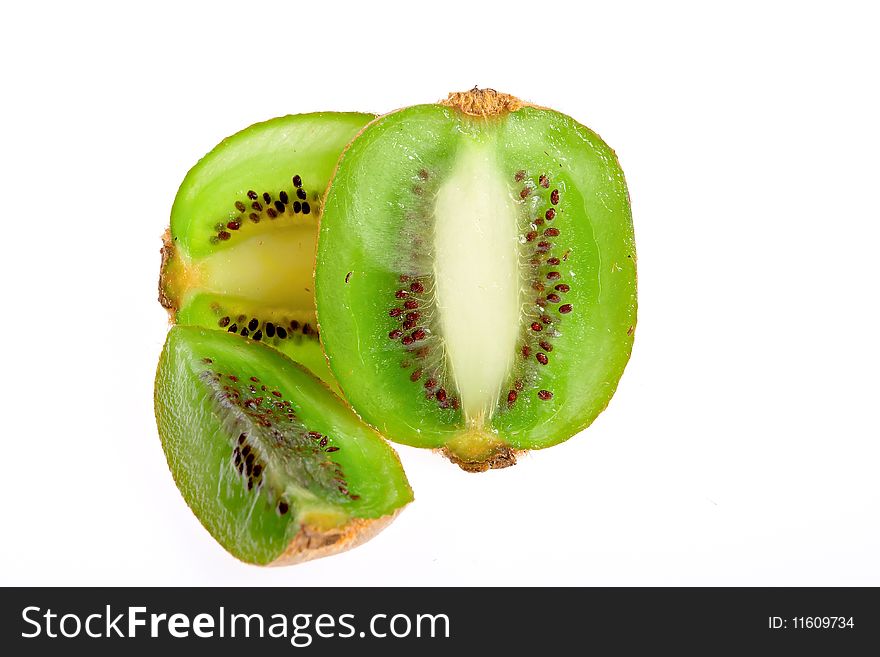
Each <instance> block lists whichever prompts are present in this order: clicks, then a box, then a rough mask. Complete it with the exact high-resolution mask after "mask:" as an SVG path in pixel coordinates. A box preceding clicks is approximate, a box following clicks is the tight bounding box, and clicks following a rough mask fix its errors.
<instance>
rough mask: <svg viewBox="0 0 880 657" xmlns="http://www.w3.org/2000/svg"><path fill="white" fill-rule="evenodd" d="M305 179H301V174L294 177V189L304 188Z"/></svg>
mask: <svg viewBox="0 0 880 657" xmlns="http://www.w3.org/2000/svg"><path fill="white" fill-rule="evenodd" d="M302 184H303V179H302V178H300V177H299V174H297V175H295V176H294V177H293V186H294V187H302Z"/></svg>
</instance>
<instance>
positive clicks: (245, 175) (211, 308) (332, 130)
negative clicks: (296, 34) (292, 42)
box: [159, 112, 373, 386]
mask: <svg viewBox="0 0 880 657" xmlns="http://www.w3.org/2000/svg"><path fill="white" fill-rule="evenodd" d="M372 118H373V115H371V114H359V113H339V112H320V113H315V114H298V115H293V116H285V117H281V118H277V119H272V120H271V121H266V122H264V123H258V124H256V125H253V126H251V127H249V128H247V129H246V130H243V131H241V132H239V133H237V134H235V135H233V136H232V137H229V138H228V139H225V140H223V141H222V142H221V143H220V144H218V145H217V146H216V147H215V148H214V149H213V150H212V151H211V152H210V153H208V154H207V155H206V156H205V157H203V158H202V159H201V160H200V161H199V162H198V163H197V164H196V165H195V166H194V167H193V168H192V169H191V170H190V171H189V173H188V174H187V175H186V178H185V179H184V181H183V183H182V184H181V186H180V190H179V191H178V192H177V197H176V198H175V200H174V206H173V207H172V209H171V227H170V229H169V231H168V232H167V233H166V235H165V239H164V247H163V251H162V254H163V257H162V273H161V277H160V281H159V300H160V301H161V303H162V305H163V306H165V307H166V308H167V309H168V310H169V313H170V314H171V316H172V319H174V320H175V321H177V322H178V323H180V324H188V325H195V326H204V327H206V328H214V329H220V330H223V331H228V332H230V333H238V334H240V335H242V336H245V337H249V338H250V339H252V340H256V341H262V342H264V343H267V344H270V345H271V346H273V347H276V348H278V349H280V350H281V351H283V352H284V353H286V354H288V355H289V356H291V357H292V358H293V359H294V360H296V361H298V362H301V363H303V364H304V365H306V366H307V367H308V368H309V369H311V370H312V371H313V372H314V373H315V374H317V375H318V376H319V377H321V378H322V379H324V380H325V381H327V382H328V383H329V384H330V385H332V386H335V382H334V381H333V379H332V376H331V375H330V372H329V370H328V369H327V363H326V360H325V358H324V355H323V353H322V351H321V347H320V345H319V343H318V335H317V323H316V321H315V311H314V290H313V287H312V272H313V267H314V257H315V252H314V250H315V242H316V240H317V231H318V215H319V213H320V211H321V203H322V197H323V194H324V191H325V188H326V187H327V183H328V181H329V179H330V175H331V173H332V171H333V168H334V166H335V165H336V160H337V159H338V157H339V154H340V153H341V152H342V149H343V148H344V147H345V145H346V144H347V143H348V142H349V141H350V140H351V139H352V138H353V137H354V136H355V134H356V133H357V132H358V131H359V130H360V129H361V128H362V127H363V126H364V125H365V124H366V123H367V122H368V121H369V120H370V119H372Z"/></svg>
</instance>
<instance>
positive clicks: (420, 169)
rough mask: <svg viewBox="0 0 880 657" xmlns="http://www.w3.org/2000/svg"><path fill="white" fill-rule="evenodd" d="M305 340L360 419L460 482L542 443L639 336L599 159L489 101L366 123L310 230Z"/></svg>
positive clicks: (475, 95) (582, 138)
mask: <svg viewBox="0 0 880 657" xmlns="http://www.w3.org/2000/svg"><path fill="white" fill-rule="evenodd" d="M316 300H317V313H318V321H319V329H320V333H321V340H322V343H323V345H324V349H325V351H326V353H327V356H328V358H329V362H330V366H331V369H332V372H333V374H334V376H335V378H336V379H337V381H338V382H339V385H340V387H341V388H342V390H343V391H344V394H345V396H346V398H347V399H348V400H349V402H350V403H351V404H352V406H353V407H354V409H355V410H356V411H357V413H358V414H359V415H360V416H361V417H363V418H364V419H365V420H366V421H367V422H369V423H370V424H372V425H373V426H374V427H376V428H377V429H378V430H379V431H380V432H381V433H382V434H383V435H385V436H386V437H388V438H390V439H391V440H394V441H398V442H401V443H405V444H408V445H415V446H420V447H429V448H442V450H443V451H444V452H445V454H446V455H447V456H448V457H449V458H450V459H451V460H453V461H454V462H455V463H457V464H459V465H460V466H461V467H462V468H464V469H466V470H469V471H483V470H486V469H488V468H493V467H504V466H508V465H511V464H513V463H514V462H515V460H516V454H517V453H518V452H520V451H523V450H529V449H538V448H544V447H549V446H551V445H555V444H557V443H559V442H561V441H564V440H566V439H568V438H570V437H571V436H573V435H575V434H576V433H578V432H579V431H580V430H582V429H583V428H585V427H586V426H587V425H589V424H590V423H591V422H592V421H593V420H594V419H595V418H596V416H597V415H598V414H599V413H600V412H601V411H602V410H603V409H604V408H605V407H606V405H607V404H608V402H609V400H610V399H611V396H612V394H613V393H614V391H615V389H616V387H617V384H618V380H619V379H620V377H621V374H622V372H623V370H624V366H625V365H626V363H627V361H628V359H629V356H630V352H631V348H632V344H633V334H634V330H635V324H636V252H635V242H634V236H633V227H632V218H631V211H630V203H629V195H628V192H627V187H626V183H625V181H624V176H623V171H622V170H621V168H620V165H619V163H618V161H617V158H616V156H615V154H614V151H612V150H611V148H609V147H608V145H607V144H605V143H604V142H603V141H602V139H600V138H599V136H598V135H597V134H596V133H594V132H592V131H591V130H589V129H588V128H586V127H584V126H583V125H581V124H579V123H578V122H576V121H575V120H574V119H572V118H570V117H568V116H566V115H564V114H560V113H559V112H556V111H553V110H550V109H546V108H542V107H536V106H533V105H529V104H527V103H524V102H522V101H520V100H518V99H517V98H514V97H513V96H509V95H507V94H502V93H497V92H495V91H493V90H491V89H486V90H480V89H474V90H472V91H469V92H464V93H454V94H450V95H449V97H448V99H447V100H445V101H443V102H440V103H438V104H431V105H419V106H415V107H410V108H407V109H403V110H399V111H396V112H393V113H391V114H387V115H385V116H382V117H380V118H378V119H376V120H375V121H373V122H372V123H371V124H370V125H369V126H368V127H367V128H366V129H364V130H363V131H362V132H361V133H360V134H359V135H358V137H357V138H356V139H355V140H354V141H353V142H352V143H351V144H350V145H349V147H348V148H347V149H346V151H345V152H344V154H343V155H342V157H341V159H340V162H339V165H338V167H337V170H336V173H335V176H334V178H333V182H332V184H331V186H330V188H329V189H328V192H327V196H326V199H325V204H324V208H323V215H322V219H321V226H320V235H319V243H318V256H317V268H316Z"/></svg>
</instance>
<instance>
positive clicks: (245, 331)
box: [241, 326, 251, 338]
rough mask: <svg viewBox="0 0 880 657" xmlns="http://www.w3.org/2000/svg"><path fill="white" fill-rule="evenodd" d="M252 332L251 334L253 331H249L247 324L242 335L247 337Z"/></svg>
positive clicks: (242, 330)
mask: <svg viewBox="0 0 880 657" xmlns="http://www.w3.org/2000/svg"><path fill="white" fill-rule="evenodd" d="M250 334H251V332H250V331H248V328H247V326H245V327H244V328H243V329H241V337H243V338H246V337H247V336H249V335H250Z"/></svg>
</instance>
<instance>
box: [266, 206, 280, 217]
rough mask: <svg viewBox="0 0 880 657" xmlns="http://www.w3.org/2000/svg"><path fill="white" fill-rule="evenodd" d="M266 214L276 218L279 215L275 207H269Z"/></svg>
mask: <svg viewBox="0 0 880 657" xmlns="http://www.w3.org/2000/svg"><path fill="white" fill-rule="evenodd" d="M266 214H268V215H269V219H274V218H275V217H277V216H278V213H277V212H275V208H269V209H268V210H266Z"/></svg>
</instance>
